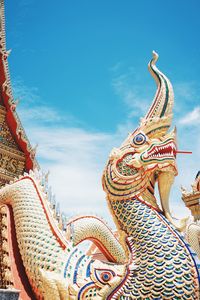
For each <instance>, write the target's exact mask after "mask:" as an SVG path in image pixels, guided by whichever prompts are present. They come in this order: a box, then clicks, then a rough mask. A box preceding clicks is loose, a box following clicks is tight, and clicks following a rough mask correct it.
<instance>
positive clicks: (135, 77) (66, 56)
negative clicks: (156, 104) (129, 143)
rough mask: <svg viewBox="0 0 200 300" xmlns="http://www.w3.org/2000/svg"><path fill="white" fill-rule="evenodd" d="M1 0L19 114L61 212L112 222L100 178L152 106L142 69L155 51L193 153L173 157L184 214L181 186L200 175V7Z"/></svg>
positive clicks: (183, 139)
mask: <svg viewBox="0 0 200 300" xmlns="http://www.w3.org/2000/svg"><path fill="white" fill-rule="evenodd" d="M5 2H6V3H5V9H6V31H7V48H12V53H11V56H10V58H9V66H10V73H11V79H12V85H13V91H14V95H15V97H16V98H19V99H20V104H19V107H18V113H19V115H20V117H21V119H22V121H23V124H24V127H25V129H26V131H27V133H28V136H29V138H30V140H31V142H32V144H33V145H34V144H36V143H38V144H39V147H38V160H39V162H40V164H41V166H42V167H43V168H44V170H48V169H49V170H50V172H51V175H50V181H51V184H52V186H53V190H54V191H55V192H56V195H57V198H58V200H59V201H60V202H61V207H62V208H63V209H64V210H65V211H66V212H68V213H69V214H73V213H87V212H89V213H99V214H100V215H102V216H104V217H105V218H107V219H109V215H108V212H107V209H106V201H105V199H104V194H103V192H102V189H101V173H102V170H103V167H104V165H105V162H106V160H107V157H108V154H109V152H110V151H111V149H112V147H114V146H118V145H120V143H121V142H122V141H123V139H124V138H125V137H126V136H127V133H128V132H129V131H131V130H133V129H134V128H135V127H136V126H137V124H138V120H139V118H140V117H142V116H143V115H144V114H145V112H146V111H147V109H148V106H149V105H150V103H151V101H152V99H153V96H154V93H155V91H156V87H155V83H154V80H153V79H152V78H151V76H150V75H149V73H148V71H147V63H148V61H149V60H150V58H151V52H152V50H156V51H157V52H158V53H159V55H160V59H159V62H158V67H159V68H160V69H161V70H162V71H163V72H164V73H165V74H166V75H167V76H168V77H169V78H170V80H171V81H172V84H173V86H174V91H175V108H174V114H175V117H174V120H175V122H174V123H176V125H177V128H178V136H179V138H178V140H179V145H180V147H179V148H182V149H186V150H192V151H193V155H192V156H190V157H189V156H186V155H185V156H182V157H180V158H179V159H178V164H179V170H180V175H179V177H178V178H177V179H176V182H175V186H174V192H173V194H172V200H171V202H173V204H172V210H173V211H175V213H176V212H177V207H180V206H182V207H183V208H182V211H183V213H186V211H184V206H183V205H182V203H181V201H180V200H177V199H180V192H179V188H180V184H181V183H183V184H185V185H186V186H188V183H189V182H192V180H193V177H194V176H195V174H196V171H197V170H198V169H199V168H200V166H199V165H198V164H197V161H198V162H199V161H200V157H199V151H198V149H199V148H200V130H199V127H200V93H199V92H200V78H199V77H200V63H199V57H200V38H199V30H200V18H199V9H200V2H199V1H195V0H191V1H186V0H185V1H180V0H176V1H172V0H170V1H165V2H163V1H153V2H152V1H145V0H140V1H131V0H127V1H120V0H117V1H116V0H115V1H114V0H109V1H108V0H107V1H105V0H101V1H97V0H95V1H92V0H86V1H80V0H79V1H68V0H60V1H59V2H55V1H46V0H43V1H36V0H15V1H11V0H7V1H5Z"/></svg>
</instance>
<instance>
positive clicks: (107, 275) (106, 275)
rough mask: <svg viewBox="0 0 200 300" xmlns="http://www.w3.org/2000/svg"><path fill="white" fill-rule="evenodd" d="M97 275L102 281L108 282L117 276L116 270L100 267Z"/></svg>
mask: <svg viewBox="0 0 200 300" xmlns="http://www.w3.org/2000/svg"><path fill="white" fill-rule="evenodd" d="M95 275H96V277H97V279H98V280H99V281H100V282H101V283H107V282H108V281H110V280H111V279H112V278H113V277H114V276H115V274H114V272H112V271H111V270H100V269H97V270H96V272H95Z"/></svg>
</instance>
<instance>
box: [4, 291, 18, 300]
mask: <svg viewBox="0 0 200 300" xmlns="http://www.w3.org/2000/svg"><path fill="white" fill-rule="evenodd" d="M19 293H20V291H18V290H14V289H13V290H11V289H0V299H1V300H18V299H19Z"/></svg>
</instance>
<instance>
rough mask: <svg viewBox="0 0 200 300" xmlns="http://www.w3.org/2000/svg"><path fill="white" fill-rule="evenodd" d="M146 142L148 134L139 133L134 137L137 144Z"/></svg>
mask: <svg viewBox="0 0 200 300" xmlns="http://www.w3.org/2000/svg"><path fill="white" fill-rule="evenodd" d="M145 142H146V136H145V135H144V134H143V133H138V134H137V135H136V136H134V138H133V143H134V144H135V145H137V146H139V145H143V144H144V143H145Z"/></svg>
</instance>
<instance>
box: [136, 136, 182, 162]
mask: <svg viewBox="0 0 200 300" xmlns="http://www.w3.org/2000/svg"><path fill="white" fill-rule="evenodd" d="M175 158H176V144H175V143H174V141H173V140H169V141H167V142H165V143H161V144H159V145H158V144H154V145H152V146H151V147H150V149H148V150H147V151H145V152H144V153H143V154H142V155H141V160H142V161H143V162H150V161H153V160H156V161H163V160H170V159H172V160H174V159H175Z"/></svg>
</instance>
